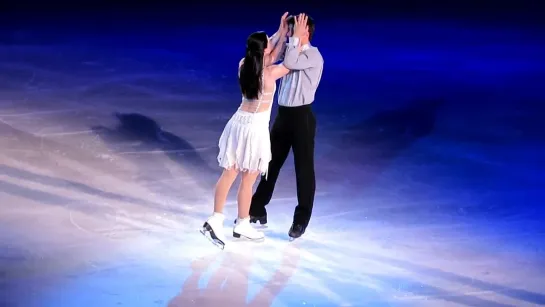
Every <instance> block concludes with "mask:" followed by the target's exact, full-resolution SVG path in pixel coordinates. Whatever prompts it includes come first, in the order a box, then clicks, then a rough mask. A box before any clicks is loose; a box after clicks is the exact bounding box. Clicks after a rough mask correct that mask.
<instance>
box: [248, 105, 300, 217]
mask: <svg viewBox="0 0 545 307" xmlns="http://www.w3.org/2000/svg"><path fill="white" fill-rule="evenodd" d="M291 146H292V138H291V133H290V118H289V117H287V116H286V115H285V114H282V113H279V114H278V115H277V116H276V118H275V119H274V123H273V126H272V129H271V155H272V158H271V162H269V171H268V175H267V178H265V176H262V177H261V180H260V181H259V185H258V186H257V189H256V191H255V193H254V195H253V196H252V204H251V206H250V215H252V216H263V215H265V214H266V212H267V211H266V210H265V206H266V205H268V204H269V202H270V201H271V198H272V195H273V192H274V186H275V184H276V180H277V179H278V175H279V174H280V169H281V168H282V166H283V165H284V162H286V158H287V157H288V154H289V152H290V149H291Z"/></svg>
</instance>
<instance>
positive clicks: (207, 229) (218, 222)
mask: <svg viewBox="0 0 545 307" xmlns="http://www.w3.org/2000/svg"><path fill="white" fill-rule="evenodd" d="M224 220H225V217H224V216H223V214H220V213H214V214H213V215H212V216H211V217H209V218H208V220H206V222H204V225H202V229H201V233H202V234H203V235H204V236H205V237H207V238H208V239H209V240H210V241H212V243H214V244H215V245H216V246H218V247H219V248H221V249H224V248H225V242H226V240H225V234H224V233H223V221H224Z"/></svg>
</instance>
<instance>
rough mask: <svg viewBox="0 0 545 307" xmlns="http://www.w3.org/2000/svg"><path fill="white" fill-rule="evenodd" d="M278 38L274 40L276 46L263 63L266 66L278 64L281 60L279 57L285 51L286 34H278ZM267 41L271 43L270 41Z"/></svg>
mask: <svg viewBox="0 0 545 307" xmlns="http://www.w3.org/2000/svg"><path fill="white" fill-rule="evenodd" d="M277 33H278V32H277ZM279 36H280V37H279V38H278V39H277V40H276V45H275V46H274V48H273V50H272V51H271V53H270V54H269V55H268V57H267V60H266V61H265V65H266V66H269V65H272V64H274V63H276V62H278V61H279V60H280V58H281V55H283V54H284V52H285V51H286V34H285V33H284V34H282V33H280V34H279ZM269 41H272V39H271V40H269Z"/></svg>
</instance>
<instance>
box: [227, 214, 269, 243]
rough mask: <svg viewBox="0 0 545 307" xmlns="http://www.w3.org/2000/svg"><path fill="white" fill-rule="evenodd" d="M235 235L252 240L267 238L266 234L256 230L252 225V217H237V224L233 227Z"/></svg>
mask: <svg viewBox="0 0 545 307" xmlns="http://www.w3.org/2000/svg"><path fill="white" fill-rule="evenodd" d="M233 237H235V238H246V239H248V240H251V241H261V240H263V239H265V235H264V234H263V233H262V232H261V231H258V230H255V229H254V228H253V227H252V225H250V218H245V219H240V218H237V220H236V224H235V226H234V227H233Z"/></svg>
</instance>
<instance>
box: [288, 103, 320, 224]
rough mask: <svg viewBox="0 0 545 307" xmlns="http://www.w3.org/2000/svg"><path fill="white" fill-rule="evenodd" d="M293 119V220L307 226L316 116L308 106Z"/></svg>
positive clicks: (311, 200) (313, 188)
mask: <svg viewBox="0 0 545 307" xmlns="http://www.w3.org/2000/svg"><path fill="white" fill-rule="evenodd" d="M302 111H303V112H301V114H299V115H298V120H297V121H293V144H292V146H293V156H294V159H295V176H296V180H297V201H298V204H297V207H296V208H295V213H294V216H293V222H294V223H298V224H303V225H304V226H307V225H308V223H309V221H310V217H311V215H312V207H313V205H314V194H315V192H316V178H315V174H314V137H315V135H316V118H315V117H314V113H313V112H312V109H311V108H310V106H308V108H304V109H302Z"/></svg>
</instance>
